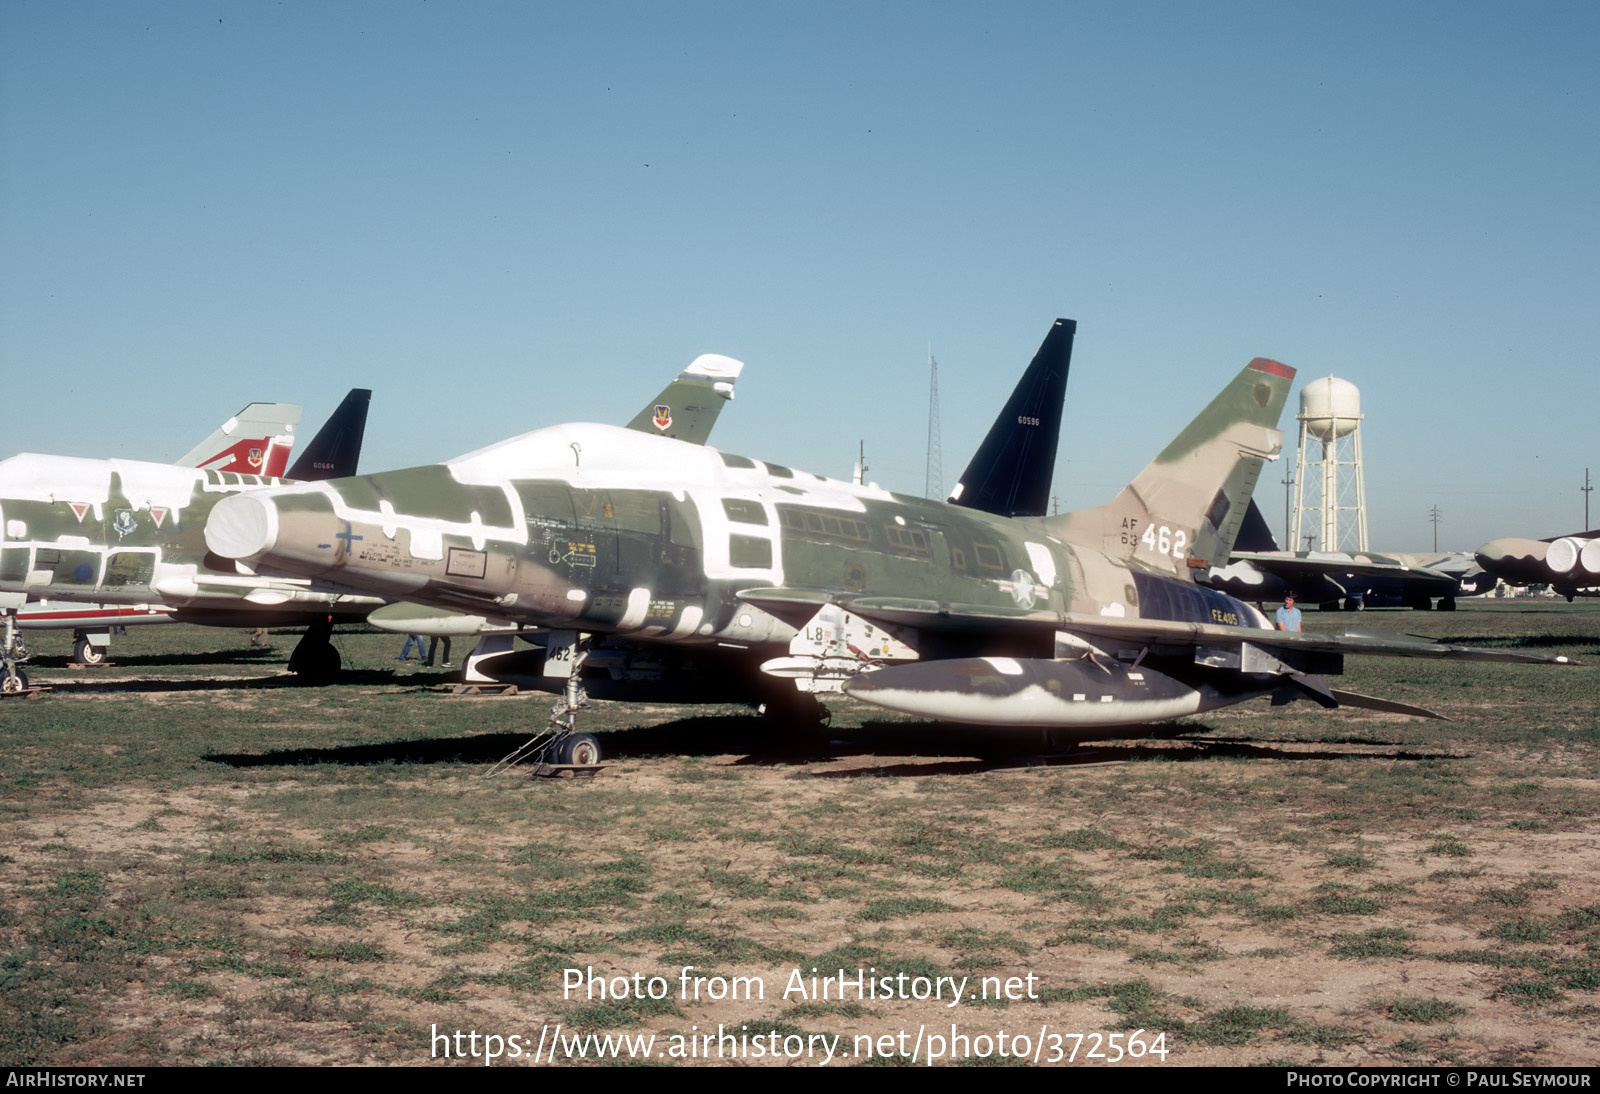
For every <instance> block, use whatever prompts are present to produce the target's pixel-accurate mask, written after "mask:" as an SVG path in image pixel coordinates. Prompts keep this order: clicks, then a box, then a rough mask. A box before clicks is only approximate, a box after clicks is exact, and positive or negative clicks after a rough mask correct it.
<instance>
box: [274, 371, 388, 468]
mask: <svg viewBox="0 0 1600 1094" xmlns="http://www.w3.org/2000/svg"><path fill="white" fill-rule="evenodd" d="M371 402H372V392H371V391H370V390H368V389H367V388H364V387H353V388H351V389H350V394H348V395H346V396H345V397H344V401H343V402H341V403H340V404H339V406H338V407H337V409H335V410H334V412H333V413H332V414H330V415H329V416H328V420H327V421H326V422H324V423H322V428H321V429H319V430H317V435H316V436H315V437H312V438H311V443H310V444H308V445H306V450H305V451H304V452H302V453H301V454H300V458H299V459H298V460H295V461H294V466H293V467H291V468H290V469H289V474H288V475H287V476H286V477H287V478H291V479H298V480H300V481H302V482H317V481H320V480H322V479H343V478H348V477H349V476H351V475H354V474H355V473H356V464H357V463H358V462H359V461H360V459H361V442H362V440H363V439H364V438H365V437H366V434H367V406H368V404H370V403H371Z"/></svg>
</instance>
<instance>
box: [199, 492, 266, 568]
mask: <svg viewBox="0 0 1600 1094" xmlns="http://www.w3.org/2000/svg"><path fill="white" fill-rule="evenodd" d="M277 542H278V507H277V506H276V505H274V504H272V502H270V501H267V500H266V499H265V498H258V497H256V496H254V495H252V494H235V495H233V496H232V497H229V498H223V499H222V500H221V501H219V502H217V504H216V505H215V506H213V507H212V510H211V516H210V517H209V518H207V520H206V546H207V547H209V548H210V549H211V550H212V551H213V552H215V553H216V554H218V555H221V556H222V557H223V558H240V559H252V558H256V557H257V556H259V555H263V554H266V553H267V552H268V551H270V550H271V549H272V547H273V545H274V544H276V543H277Z"/></svg>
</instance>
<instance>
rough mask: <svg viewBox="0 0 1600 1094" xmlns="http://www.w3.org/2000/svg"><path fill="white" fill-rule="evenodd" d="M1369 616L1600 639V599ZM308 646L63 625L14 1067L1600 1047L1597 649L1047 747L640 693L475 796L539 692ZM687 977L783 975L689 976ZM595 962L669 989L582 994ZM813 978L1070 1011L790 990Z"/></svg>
mask: <svg viewBox="0 0 1600 1094" xmlns="http://www.w3.org/2000/svg"><path fill="white" fill-rule="evenodd" d="M1374 617H1376V618H1374ZM1308 619H1309V620H1310V621H1311V622H1313V623H1315V622H1320V620H1317V619H1315V618H1314V616H1313V615H1311V614H1309V613H1308ZM1339 622H1342V620H1339ZM1363 622H1364V623H1368V624H1372V625H1377V626H1388V627H1392V628H1394V629H1406V630H1414V631H1417V632H1419V633H1430V634H1438V635H1445V636H1451V637H1457V638H1464V639H1472V640H1481V641H1484V642H1494V643H1500V644H1505V643H1509V642H1523V643H1525V644H1528V645H1534V646H1538V647H1541V648H1548V649H1551V650H1556V651H1562V652H1570V653H1574V654H1577V655H1578V656H1584V657H1587V658H1588V659H1589V660H1590V661H1591V662H1593V661H1595V660H1597V659H1600V658H1597V656H1596V655H1597V654H1600V646H1597V642H1596V636H1597V635H1600V611H1596V610H1595V609H1594V608H1593V607H1592V606H1585V605H1577V606H1573V607H1567V606H1565V605H1561V606H1537V607H1533V608H1529V607H1527V606H1503V605H1488V606H1473V607H1472V608H1470V609H1467V610H1463V611H1460V612H1457V613H1455V614H1454V615H1453V616H1446V615H1432V616H1425V615H1420V614H1414V613H1376V612H1375V613H1368V617H1367V618H1366V619H1364V620H1363ZM235 638H238V641H237V643H235V641H234V640H235ZM291 641H292V640H291V639H289V638H287V637H279V638H278V639H277V642H278V644H279V646H278V649H277V650H276V651H275V652H274V654H272V655H268V656H266V657H262V656H260V655H250V654H247V653H242V652H240V651H238V650H236V649H232V648H231V647H232V646H234V645H235V644H236V645H240V646H242V645H243V639H242V636H236V635H234V634H232V633H229V632H208V631H194V630H186V629H183V628H150V629H149V630H148V631H147V632H145V633H143V634H139V633H135V634H133V635H130V636H129V637H128V638H127V639H119V640H118V645H117V647H116V648H115V650H114V656H115V659H116V660H117V662H118V664H117V665H115V666H114V667H111V668H106V669H100V670H93V671H89V670H72V669H68V668H66V667H65V666H64V662H63V659H64V655H65V652H66V650H65V642H64V640H63V641H62V642H60V643H54V642H53V641H36V642H35V645H36V647H38V649H39V651H40V654H41V656H40V657H39V658H38V663H37V667H36V669H35V672H34V675H35V676H36V677H38V678H39V679H41V680H43V681H46V682H52V683H57V684H59V685H60V687H59V689H58V690H57V691H56V692H54V693H52V694H51V695H50V696H49V697H47V698H46V699H43V700H40V701H37V702H15V701H14V702H8V703H5V704H0V733H3V737H0V742H3V743H0V750H3V756H4V760H5V764H4V771H5V772H6V775H5V778H4V780H3V781H0V846H3V855H0V897H3V899H0V909H3V911H0V952H3V954H4V956H3V959H0V1063H4V1064H39V1063H50V1064H157V1063H175V1064H185V1063H213V1062H222V1063H321V1062H329V1063H366V1062H382V1063H411V1062H421V1061H423V1060H425V1059H427V1058H428V1057H429V1051H430V1043H431V1041H430V1033H431V1031H433V1029H434V1028H435V1027H438V1028H439V1029H440V1030H447V1031H451V1032H453V1031H455V1030H457V1029H460V1030H463V1031H468V1030H476V1031H478V1032H479V1033H480V1034H482V1033H496V1034H499V1035H501V1036H509V1035H511V1034H517V1035H520V1036H522V1037H525V1038H527V1037H531V1038H532V1040H533V1041H537V1039H538V1036H539V1032H540V1030H541V1028H543V1027H544V1026H545V1025H546V1023H549V1024H550V1025H551V1026H552V1027H553V1026H554V1024H555V1023H556V1022H560V1023H562V1024H563V1028H564V1030H566V1031H568V1032H571V1031H573V1030H578V1031H597V1032H617V1031H628V1032H645V1031H656V1032H658V1033H659V1034H660V1035H662V1037H663V1038H664V1037H666V1036H667V1035H670V1034H673V1033H685V1032H688V1031H689V1030H690V1029H691V1027H698V1030H699V1031H701V1032H704V1031H706V1030H708V1029H709V1030H711V1031H713V1032H714V1031H715V1030H716V1028H717V1026H718V1024H719V1023H721V1024H723V1025H725V1026H729V1027H733V1028H736V1029H737V1028H739V1027H744V1026H747V1027H748V1031H749V1032H751V1033H754V1032H762V1033H765V1032H766V1031H769V1030H777V1031H779V1036H780V1038H781V1037H783V1036H798V1035H811V1034H819V1033H826V1034H828V1035H830V1036H831V1035H834V1034H840V1035H843V1037H844V1041H843V1043H842V1048H843V1049H844V1050H846V1051H848V1050H849V1048H850V1047H851V1045H852V1038H854V1037H855V1036H856V1035H858V1034H863V1035H864V1034H871V1035H874V1036H877V1035H883V1034H888V1033H897V1032H898V1031H900V1030H908V1031H910V1037H911V1038H912V1039H914V1038H915V1035H916V1031H917V1030H918V1028H919V1026H926V1027H927V1028H928V1029H929V1030H941V1029H942V1030H944V1031H946V1032H948V1030H949V1027H950V1025H951V1024H952V1023H955V1024H956V1025H958V1026H959V1028H960V1030H961V1031H962V1032H964V1033H967V1034H968V1035H971V1036H976V1035H978V1034H983V1033H987V1034H995V1033H997V1032H999V1031H1002V1030H1004V1031H1006V1032H1007V1033H1008V1034H1015V1033H1023V1034H1029V1035H1032V1036H1033V1037H1034V1038H1035V1039H1037V1034H1038V1031H1039V1029H1040V1027H1041V1026H1042V1025H1045V1026H1047V1027H1048V1029H1049V1030H1055V1031H1060V1032H1062V1033H1073V1032H1081V1033H1094V1032H1110V1031H1124V1032H1125V1033H1126V1032H1130V1031H1132V1030H1134V1029H1138V1028H1143V1029H1145V1030H1147V1031H1149V1034H1147V1035H1146V1036H1149V1035H1151V1034H1154V1033H1155V1032H1157V1031H1165V1033H1166V1041H1165V1044H1166V1047H1167V1048H1168V1049H1169V1050H1170V1055H1169V1056H1168V1061H1169V1062H1173V1063H1188V1064H1206V1063H1241V1062H1244V1063H1265V1062H1269V1061H1295V1062H1303V1063H1311V1062H1322V1063H1330V1064H1340V1065H1361V1064H1396V1063H1399V1064H1407V1063H1419V1064H1420V1063H1478V1064H1490V1063H1501V1064H1505V1063H1538V1064H1589V1063H1592V1062H1593V1061H1594V1060H1595V1059H1596V1058H1597V1055H1600V1053H1597V1050H1596V1045H1595V1034H1594V1032H1593V1025H1594V1023H1593V1018H1594V1016H1595V1014H1596V1013H1600V1009H1597V1008H1600V883H1597V881H1596V878H1597V877H1600V869H1597V867H1600V861H1597V859H1600V850H1597V849H1596V848H1597V840H1596V834H1597V833H1596V830H1597V827H1600V825H1597V822H1596V816H1595V811H1596V808H1597V806H1596V805H1595V803H1596V802H1597V800H1600V798H1597V794H1596V791H1597V789H1600V687H1597V686H1596V684H1597V677H1600V670H1597V669H1596V668H1594V667H1592V664H1591V665H1590V666H1584V667H1579V668H1573V669H1567V670H1560V669H1547V668H1540V667H1516V666H1506V667H1502V666H1458V665H1453V664H1431V663H1425V662H1370V663H1364V664H1362V665H1359V666H1354V667H1355V669H1356V671H1355V672H1353V673H1352V674H1351V675H1350V676H1348V677H1346V678H1345V679H1344V680H1343V681H1342V686H1345V687H1347V688H1349V689H1350V690H1356V691H1362V692H1367V693H1371V694H1380V695H1385V696H1389V697H1393V698H1396V699H1400V700H1403V701H1407V702H1414V703H1422V704H1424V705H1431V706H1433V707H1435V708H1437V709H1440V710H1441V711H1443V712H1444V713H1447V714H1449V715H1450V716H1451V718H1452V719H1453V720H1452V721H1450V722H1422V721H1414V720H1410V719H1402V718H1396V717H1392V716H1385V715H1373V714H1365V713H1362V712H1343V711H1341V712H1333V713H1326V712H1323V711H1320V710H1318V709H1317V708H1315V707H1312V706H1310V705H1309V704H1298V705H1296V706H1294V707H1291V708H1287V709H1276V710H1274V709H1272V708H1270V707H1268V706H1266V705H1265V704H1262V705H1260V706H1252V707H1246V708H1239V709H1238V710H1236V711H1232V712H1227V713H1224V714H1221V715H1215V716H1208V717H1207V718H1205V719H1204V720H1203V722H1199V723H1192V724H1189V725H1186V726H1185V727H1183V728H1184V729H1185V730H1187V731H1189V732H1187V733H1186V734H1185V735H1184V736H1181V737H1176V738H1172V739H1162V740H1141V741H1113V742H1106V743H1104V744H1102V745H1098V746H1094V747H1093V748H1091V749H1089V750H1086V751H1085V752H1084V753H1082V754H1080V755H1077V756H1074V757H1071V758H1069V759H1067V760H1059V761H1051V762H1035V763H1032V764H1026V763H1018V762H1016V761H1005V760H1000V761H997V760H994V759H992V758H991V759H980V758H977V756H976V755H975V754H977V753H989V752H995V751H1000V752H1005V751H1007V749H1006V748H1000V749H996V748H995V747H994V740H993V738H992V737H990V736H987V735H979V734H971V733H965V732H960V731H950V730H948V729H943V728H940V727H937V726H931V725H927V724H923V723H912V722H905V721H895V720H891V719H885V718H881V717H880V716H878V715H877V714H875V713H873V712H870V711H868V710H867V709H866V708H862V707H854V706H851V705H848V704H841V705H839V706H838V707H837V708H836V718H835V726H834V728H833V730H832V731H831V732H830V733H828V734H826V735H825V736H824V737H820V738H810V739H800V740H795V739H785V738H779V739H774V737H773V734H772V732H771V730H770V729H768V728H767V727H766V726H764V725H763V724H761V723H760V721H759V720H757V719H755V718H753V717H750V716H748V715H747V714H746V713H744V712H741V711H739V710H737V709H733V708H696V709H693V710H689V711H685V710H684V709H682V708H666V707H626V706H608V707H604V708H598V709H596V710H594V711H593V712H591V714H590V715H589V716H587V726H586V728H588V729H590V730H591V731H597V732H600V733H601V735H602V741H603V744H604V746H605V747H606V749H607V750H608V753H609V754H610V755H612V756H613V757H615V759H614V761H613V762H612V764H611V766H609V767H608V768H607V769H606V771H605V772H604V773H603V774H602V775H601V776H600V777H599V778H596V779H594V780H586V781H558V782H528V781H526V780H525V779H523V778H521V777H519V776H518V775H517V774H515V773H513V774H510V775H504V776H500V777H497V778H495V779H492V780H483V779H481V778H479V775H480V773H481V772H482V771H483V770H484V767H485V766H486V764H487V763H488V762H491V761H492V760H494V759H496V758H498V757H499V756H500V755H502V754H504V753H505V752H508V751H510V749H511V748H512V747H514V746H515V744H517V743H519V742H520V740H521V739H522V737H523V736H526V732H525V730H526V727H528V726H530V725H533V724H537V723H538V722H540V721H542V719H543V717H544V714H545V712H546V710H547V708H548V699H547V698H546V697H528V698H520V699H490V700H466V699H456V698H453V697H450V696H447V695H445V694H443V692H442V691H441V690H440V689H439V687H438V685H440V684H442V682H443V680H444V676H443V674H429V673H419V672H414V671H410V670H408V669H405V668H398V667H397V666H395V665H394V663H393V661H392V657H393V653H394V651H395V650H396V649H397V648H398V646H399V639H398V638H395V639H391V638H390V637H389V636H377V635H373V636H353V637H349V638H346V639H343V640H342V641H343V642H344V645H345V652H346V656H347V659H348V660H350V661H352V662H354V663H355V664H356V665H357V666H358V668H359V671H358V672H356V673H354V674H353V676H352V679H350V680H349V681H348V682H345V683H342V684H340V685H338V686H335V687H328V688H320V689H306V688H299V687H293V686H284V685H283V684H282V681H281V678H280V677H279V676H278V675H277V673H278V672H279V670H280V669H281V662H282V660H283V658H284V657H285V656H286V655H287V651H288V647H289V643H290V642H291ZM230 650H231V652H230ZM219 651H220V652H219ZM219 656H220V661H219V660H218V657H219ZM361 666H365V667H361ZM686 965H692V966H695V975H700V976H706V977H716V976H721V977H733V976H743V977H752V978H760V979H761V980H762V981H763V982H764V984H765V987H766V998H765V999H763V1000H749V1001H746V1000H739V1001H732V1000H721V1001H716V1000H710V999H701V1000H699V1001H695V1000H692V999H691V1000H684V999H681V998H679V985H680V980H679V976H680V972H679V970H680V969H681V968H682V967H683V966H686ZM589 967H593V969H594V970H595V972H596V973H597V974H602V975H605V976H618V975H627V976H631V975H632V974H634V973H641V974H644V975H645V976H650V975H657V974H659V975H661V976H663V977H664V978H666V979H667V980H669V981H670V983H671V987H672V991H671V993H670V997H669V998H668V999H665V1000H648V999H646V1000H643V1001H640V1000H624V1001H621V1002H618V1001H614V1000H604V1001H601V1000H589V999H583V998H577V999H568V998H563V992H562V977H563V970H564V969H567V968H579V969H586V968H589ZM813 967H815V968H817V969H818V970H819V975H822V974H826V973H830V972H834V971H835V970H837V969H839V968H840V967H844V968H846V969H848V970H851V971H852V972H853V971H854V970H855V969H856V968H858V967H859V968H869V967H870V968H875V969H876V970H877V971H878V974H879V975H883V974H885V973H890V972H894V973H898V972H900V971H905V972H907V973H909V974H912V975H926V976H930V977H939V976H950V977H955V978H956V979H957V980H960V978H962V977H968V978H970V979H969V980H968V985H969V987H968V991H969V993H970V992H975V991H976V990H977V985H978V984H979V983H980V980H981V978H983V977H997V978H1000V982H1004V980H1006V979H1008V978H1018V980H1017V983H1019V984H1022V983H1026V978H1027V977H1030V976H1031V977H1033V978H1034V979H1033V981H1032V983H1033V985H1034V986H1035V994H1036V995H1037V996H1038V998H1036V999H1020V1000H1013V1001H1008V1000H1004V999H1000V1000H987V1001H985V1000H974V999H972V998H970V996H969V997H968V998H966V999H964V1000H963V1001H962V1002H961V1003H960V1004H959V1005H958V1006H956V1007H953V1008H951V1007H947V1006H944V1005H942V1004H941V1003H939V1002H933V1001H929V1002H917V1001H910V1000H885V999H866V1000H855V999H846V1000H844V1001H840V1000H838V999H835V998H829V999H827V1000H809V999H806V1000H803V999H799V998H796V997H793V996H791V997H790V998H789V999H784V998H783V997H782V991H783V988H784V986H785V985H786V983H787V982H788V978H789V976H790V973H791V970H794V969H801V970H802V971H803V972H804V974H805V975H806V976H807V977H809V975H810V970H811V969H812V968H813ZM580 994H581V993H580ZM945 1001H946V1002H948V999H946V1000H945ZM530 1043H531V1042H530ZM910 1043H911V1042H910V1041H909V1040H908V1041H907V1046H908V1048H909V1045H910ZM1067 1047H1068V1048H1070V1047H1071V1042H1070V1041H1068V1042H1067ZM1083 1047H1084V1049H1085V1050H1087V1048H1088V1047H1089V1046H1088V1044H1087V1043H1086V1044H1085V1045H1084V1046H1083ZM857 1062H861V1061H859V1060H857V1059H853V1058H849V1057H846V1058H844V1059H841V1060H837V1061H836V1065H837V1064H839V1063H845V1064H848V1063H857ZM991 1062H993V1061H992V1060H991Z"/></svg>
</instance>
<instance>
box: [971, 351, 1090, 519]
mask: <svg viewBox="0 0 1600 1094" xmlns="http://www.w3.org/2000/svg"><path fill="white" fill-rule="evenodd" d="M1077 331H1078V324H1077V323H1076V322H1075V321H1073V320H1071V319H1057V320H1056V321H1055V325H1054V326H1052V327H1051V328H1050V333H1049V334H1047V335H1045V336H1044V342H1043V343H1042V344H1041V345H1040V346H1039V352H1038V353H1036V354H1034V355H1033V363H1032V364H1030V365H1029V366H1028V370H1027V371H1026V372H1024V373H1023V374H1022V379H1021V380H1019V381H1018V382H1017V386H1016V388H1015V389H1014V390H1013V391H1012V392H1011V398H1010V399H1008V400H1006V405H1005V408H1004V409H1003V410H1001V411H1000V417H998V418H996V419H995V420H994V425H992V426H990V427H989V435H988V436H987V437H985V438H984V439H983V443H982V444H981V445H979V446H978V451H977V454H976V455H974V456H973V457H972V462H971V463H969V464H968V465H967V469H966V470H965V471H963V472H962V473H961V478H960V479H959V480H957V482H956V485H955V488H954V489H953V490H951V491H950V503H951V504H952V505H962V506H965V507H967V508H968V509H977V510H979V511H981V512H984V513H994V514H996V515H998V516H1002V517H1042V516H1044V515H1045V513H1046V512H1048V511H1049V505H1050V481H1051V479H1052V478H1054V476H1055V469H1056V447H1057V444H1058V442H1059V441H1060V439H1061V407H1062V404H1063V402H1064V401H1065V399H1066V394H1067V370H1068V369H1069V368H1070V367H1071V365H1072V339H1073V336H1074V335H1075V334H1076V333H1077Z"/></svg>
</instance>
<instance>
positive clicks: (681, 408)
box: [628, 353, 744, 444]
mask: <svg viewBox="0 0 1600 1094" xmlns="http://www.w3.org/2000/svg"><path fill="white" fill-rule="evenodd" d="M743 370H744V362H743V361H735V360H734V359H733V358H732V357H723V356H722V355H721V354H716V353H703V354H701V355H700V356H699V357H696V358H695V359H694V360H693V361H692V362H690V364H689V367H688V368H686V369H684V370H683V371H682V372H680V373H678V378H677V379H676V380H674V381H672V383H670V384H668V385H667V386H666V387H665V388H663V389H662V391H661V394H660V395H657V396H656V398H655V401H654V402H653V403H650V404H649V405H647V406H646V407H645V408H644V409H643V410H641V411H639V413H637V414H635V415H634V416H633V421H631V422H629V423H628V428H629V429H636V430H638V431H639V432H641V433H659V434H661V435H662V436H665V437H675V438H677V439H678V440H680V441H688V442H689V443H690V444H705V443H706V438H707V437H709V436H711V427H712V426H714V425H716V424H717V415H719V414H721V413H722V404H723V403H725V402H727V401H728V400H730V399H732V398H733V385H734V383H735V382H736V381H737V380H738V379H739V373H740V372H742V371H743Z"/></svg>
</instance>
